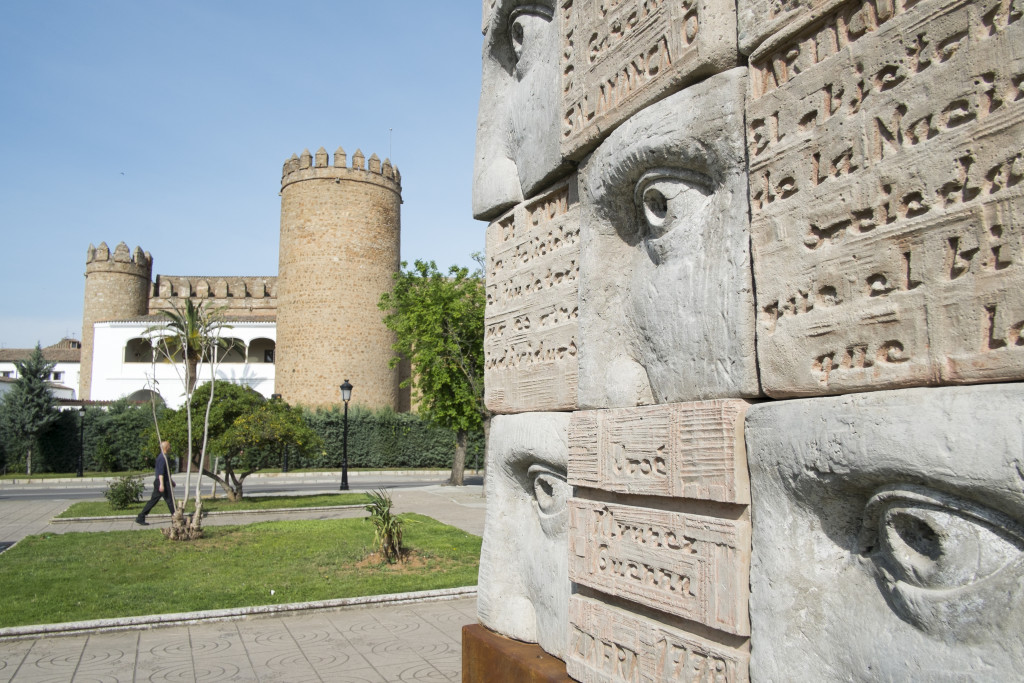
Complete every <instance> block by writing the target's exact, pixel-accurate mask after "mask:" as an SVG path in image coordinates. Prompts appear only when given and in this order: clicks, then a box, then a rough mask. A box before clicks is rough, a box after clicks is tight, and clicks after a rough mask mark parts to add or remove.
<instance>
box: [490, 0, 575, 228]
mask: <svg viewBox="0 0 1024 683" xmlns="http://www.w3.org/2000/svg"><path fill="white" fill-rule="evenodd" d="M484 26H485V27H484V49H483V75H482V81H481V88H480V107H479V110H478V118H477V136H476V158H475V161H474V164H473V215H474V216H475V217H476V218H479V219H481V220H490V219H493V218H494V217H496V216H497V215H498V214H500V213H501V212H502V211H504V210H505V209H507V208H509V207H511V206H513V205H514V204H516V203H517V202H520V201H522V199H523V198H524V197H531V196H533V195H534V194H535V193H536V192H537V191H539V190H541V189H542V188H543V187H545V186H546V185H548V184H550V182H551V181H552V180H555V179H556V178H557V177H558V176H559V175H561V174H562V173H564V172H565V171H567V170H568V168H569V167H568V165H567V164H566V163H565V162H563V160H562V157H561V154H560V152H559V126H560V121H561V117H560V116H559V108H560V101H559V97H558V96H559V93H560V92H561V91H560V90H559V87H558V83H559V80H558V72H559V62H558V55H559V52H560V46H559V35H560V31H559V28H558V26H559V20H558V16H557V14H556V11H555V0H539V1H538V0H529V2H527V1H526V0H495V1H494V2H485V3H484Z"/></svg>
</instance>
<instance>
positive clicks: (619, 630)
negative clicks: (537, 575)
mask: <svg viewBox="0 0 1024 683" xmlns="http://www.w3.org/2000/svg"><path fill="white" fill-rule="evenodd" d="M749 659H750V656H749V654H748V653H747V652H746V651H744V650H737V649H733V648H730V647H726V646H724V645H720V644H718V643H713V642H711V641H708V640H705V639H703V638H699V637H697V636H694V635H691V634H689V633H686V632H684V631H680V630H678V629H676V628H674V627H672V626H668V625H666V624H663V623H661V622H658V621H655V620H653V619H649V618H647V617H643V616H640V615H638V614H633V613H632V612H628V611H626V610H623V609H619V608H617V607H612V606H610V605H605V604H603V603H601V602H598V601H597V600H592V599H590V598H585V597H582V596H579V595H574V596H572V597H571V598H570V601H569V653H568V657H567V658H566V668H567V670H568V673H569V675H570V676H572V677H573V678H574V679H576V680H578V681H580V683H611V682H630V683H633V682H635V683H658V682H660V681H707V682H708V683H740V682H742V681H747V680H749V673H748V664H749Z"/></svg>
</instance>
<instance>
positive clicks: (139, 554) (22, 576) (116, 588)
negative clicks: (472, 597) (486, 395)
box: [0, 513, 481, 627]
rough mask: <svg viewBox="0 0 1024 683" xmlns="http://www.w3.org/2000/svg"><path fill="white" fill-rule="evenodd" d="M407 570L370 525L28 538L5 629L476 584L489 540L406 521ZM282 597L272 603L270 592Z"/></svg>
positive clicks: (1, 570) (4, 563)
mask: <svg viewBox="0 0 1024 683" xmlns="http://www.w3.org/2000/svg"><path fill="white" fill-rule="evenodd" d="M402 518H403V519H405V520H406V532H405V545H406V547H408V548H411V549H412V550H413V555H412V557H411V559H410V560H409V561H408V562H406V563H404V564H397V565H387V564H383V563H381V562H379V561H377V560H376V559H375V556H374V555H373V554H372V551H373V525H372V524H371V523H370V521H369V520H367V519H335V520H304V521H288V522H261V523H258V524H248V525H238V526H217V527H206V529H205V533H206V537H205V538H202V539H200V540H198V541H193V542H174V541H168V540H166V539H165V538H164V537H163V535H162V534H161V533H160V531H158V530H156V529H152V530H143V531H110V532H96V533H68V534H42V535H38V536H28V537H26V538H24V539H23V540H22V541H20V542H19V543H18V544H17V545H15V546H14V547H13V548H11V549H10V550H7V551H6V552H4V553H3V554H0V586H4V590H3V591H2V594H0V627H8V626H22V625H28V624H50V623H60V622H66V621H80V620H85V619H106V618H114V617H128V616H141V615H147V614H167V613H172V612H191V611H195V610H210V609H226V608H231V607H250V606H254V605H274V604H282V603H289V602H308V601H313V600H330V599H334V598H348V597H358V596H363V595H380V594H385V593H400V592H404V591H420V590H432V589H438V588H455V587H458V586H471V585H474V584H476V582H477V568H478V564H479V558H480V543H481V539H480V538H479V537H478V536H473V535H472V534H468V533H466V532H464V531H462V530H460V529H457V528H455V527H451V526H448V525H446V524H441V523H440V522H438V521H436V520H434V519H431V518H430V517H425V516H423V515H417V514H411V513H410V514H405V515H402ZM271 591H273V593H271Z"/></svg>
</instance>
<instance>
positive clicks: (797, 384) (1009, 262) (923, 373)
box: [747, 0, 1024, 397]
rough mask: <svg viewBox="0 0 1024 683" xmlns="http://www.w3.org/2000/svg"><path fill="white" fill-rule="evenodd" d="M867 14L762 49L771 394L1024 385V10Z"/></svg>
mask: <svg viewBox="0 0 1024 683" xmlns="http://www.w3.org/2000/svg"><path fill="white" fill-rule="evenodd" d="M870 7H876V6H875V5H869V4H867V3H864V4H861V3H859V2H858V3H855V4H843V5H841V6H837V7H836V8H834V10H833V11H830V12H827V13H824V14H815V15H813V17H812V18H813V20H809V21H808V22H807V23H805V24H804V25H801V26H800V27H799V30H796V29H794V30H792V31H791V32H790V33H788V34H786V35H785V36H782V37H778V39H773V40H772V42H770V43H767V44H765V45H764V46H762V47H761V48H759V49H758V50H757V51H756V52H755V53H754V54H753V55H751V60H750V61H751V77H750V81H749V82H750V93H749V97H748V101H747V122H748V152H749V157H750V197H751V213H752V223H751V232H752V248H753V260H754V278H755V283H756V291H757V315H758V359H759V361H760V367H761V380H762V384H763V388H764V391H765V393H767V394H769V395H770V396H775V397H788V396H808V395H820V394H837V393H844V392H851V391H864V390H873V389H893V388H900V387H908V386H918V385H928V384H948V383H959V382H965V383H973V382H982V381H1005V380H1014V379H1021V378H1024V339H1022V337H1021V328H1022V327H1024V298H1021V297H1020V296H1019V292H1020V291H1022V289H1024V258H1022V256H1021V254H1022V253H1024V250H1022V246H1024V239H1022V233H1024V184H1022V183H1021V180H1024V143H1022V141H1024V90H1022V89H1021V84H1022V81H1024V51H1022V50H1021V49H1020V46H1021V45H1024V22H1022V21H1020V17H1021V12H1019V11H1017V10H1014V8H1013V6H1011V4H1009V3H1000V2H997V1H994V0H983V1H981V2H968V1H967V0H955V1H952V2H939V1H938V0H926V1H925V2H920V3H917V4H914V5H913V6H911V7H909V8H906V7H904V6H902V5H900V6H897V7H895V8H894V7H891V6H889V9H887V10H886V12H885V13H882V14H879V13H878V12H879V11H878V10H877V7H881V5H878V6H877V7H876V9H875V10H871V11H870V12H869V11H868V9H869V8H870ZM854 9H855V10H856V12H853V10H854ZM851 12H853V13H852V14H851ZM853 18H858V20H857V22H853ZM883 19H884V21H883ZM851 22H853V23H851Z"/></svg>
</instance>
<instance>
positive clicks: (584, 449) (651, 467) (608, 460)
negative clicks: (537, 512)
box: [568, 399, 750, 505]
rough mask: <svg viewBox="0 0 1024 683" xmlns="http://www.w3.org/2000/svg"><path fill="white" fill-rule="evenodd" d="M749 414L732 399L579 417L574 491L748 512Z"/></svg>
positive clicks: (572, 441)
mask: <svg viewBox="0 0 1024 683" xmlns="http://www.w3.org/2000/svg"><path fill="white" fill-rule="evenodd" d="M747 406H748V403H747V402H746V401H742V400H737V399H726V400H718V401H698V402H694V403H670V404H665V405H660V406H643V407H639V408H616V409H610V410H584V411H578V412H575V413H573V415H572V420H571V421H570V422H569V479H568V481H569V484H570V485H572V486H586V487H589V488H595V489H601V490H604V491H615V492H617V493H629V494H636V495H645V496H669V497H675V498H689V499H692V500H713V501H718V502H722V503H739V504H741V505H748V504H749V503H750V482H749V480H748V478H747V453H746V449H745V447H744V443H743V416H744V414H745V413H746V409H747Z"/></svg>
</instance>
